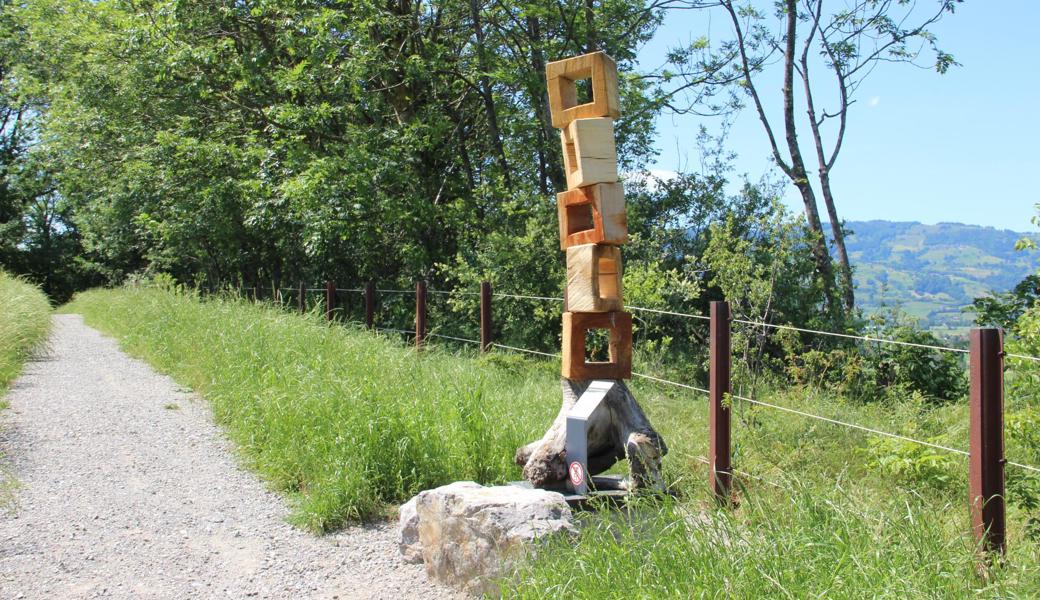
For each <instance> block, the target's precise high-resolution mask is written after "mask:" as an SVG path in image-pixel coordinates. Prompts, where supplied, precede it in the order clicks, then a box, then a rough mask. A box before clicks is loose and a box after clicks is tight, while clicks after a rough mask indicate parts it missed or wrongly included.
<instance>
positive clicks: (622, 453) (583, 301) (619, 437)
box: [516, 52, 668, 489]
mask: <svg viewBox="0 0 1040 600" xmlns="http://www.w3.org/2000/svg"><path fill="white" fill-rule="evenodd" d="M545 77H546V81H547V84H548V90H549V107H550V111H551V116H552V124H553V126H554V127H557V128H559V129H560V140H561V144H562V146H563V164H564V171H565V173H566V175H567V187H568V190H567V191H565V192H561V193H559V194H557V195H556V203H557V211H558V214H559V219H560V249H561V250H563V251H565V252H566V254H567V287H566V293H565V297H566V304H565V308H564V311H565V312H564V313H563V349H562V357H563V358H562V380H561V384H562V388H563V405H562V406H561V408H560V412H559V414H558V415H557V417H556V419H555V421H554V422H553V424H552V426H551V427H550V428H549V430H548V431H547V432H546V433H545V435H544V436H543V437H542V439H540V440H537V441H535V442H531V443H530V444H527V445H526V446H523V447H521V448H520V449H518V450H517V452H516V462H517V464H520V465H523V466H524V478H525V479H527V480H528V481H530V482H531V484H532V485H534V486H535V487H553V486H555V485H558V484H560V483H561V482H563V481H564V480H565V478H566V477H567V475H568V462H567V456H566V446H565V443H566V432H565V427H564V425H565V423H566V420H567V414H568V412H569V411H570V410H571V408H572V407H574V405H575V404H576V403H577V402H578V399H579V397H580V396H581V394H582V392H583V391H584V390H586V389H587V388H588V387H589V384H590V383H591V381H592V380H595V379H601V380H616V383H617V385H615V386H614V387H613V388H611V392H610V393H609V394H608V395H607V396H606V397H605V398H604V400H603V401H602V402H601V403H600V405H599V406H598V407H597V408H596V409H595V411H594V412H593V413H592V415H591V416H590V417H589V421H588V434H587V437H588V440H587V443H588V457H589V460H588V467H587V468H588V470H589V475H596V474H598V473H602V472H603V471H606V470H607V469H609V468H610V467H611V466H613V465H614V463H616V462H617V461H619V460H621V459H627V460H628V463H629V475H630V476H629V478H628V479H627V480H626V482H625V486H626V487H628V488H629V489H632V488H638V487H647V486H653V487H658V488H660V487H662V479H661V457H662V456H664V455H665V453H667V451H668V449H667V447H666V446H665V444H664V440H662V439H661V436H660V435H658V434H657V432H656V431H655V430H654V428H653V427H652V426H651V425H650V421H649V420H648V419H647V418H646V415H645V414H644V413H643V410H642V409H641V408H640V407H639V404H638V403H637V402H636V399H635V397H634V396H632V392H631V391H630V390H629V389H628V386H626V385H625V384H624V381H623V380H624V379H629V378H631V377H632V315H631V314H630V313H627V312H624V296H623V291H622V283H621V281H622V280H621V273H622V268H621V248H620V246H621V245H622V244H624V243H625V242H627V241H628V223H627V221H626V220H625V192H624V188H623V187H622V184H621V183H620V182H619V181H618V172H617V151H616V149H615V145H614V119H615V118H617V117H619V116H620V112H619V110H618V106H619V104H618V86H617V66H616V65H615V63H614V60H613V59H612V58H610V57H609V56H607V55H606V54H605V53H603V52H593V53H591V54H585V55H583V56H577V57H574V58H568V59H565V60H560V61H556V62H552V63H549V64H548V65H546V68H545ZM583 79H588V80H590V81H589V89H590V91H591V93H592V98H591V100H590V101H589V102H587V103H584V104H578V92H577V82H578V81H580V80H583ZM594 330H604V331H605V332H606V333H607V337H608V339H609V343H608V357H607V360H606V361H602V362H597V361H590V360H589V358H588V355H589V352H588V350H589V349H588V348H586V335H587V334H588V333H589V332H590V331H594Z"/></svg>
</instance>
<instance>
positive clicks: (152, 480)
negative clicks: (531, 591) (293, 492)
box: [0, 315, 455, 600]
mask: <svg viewBox="0 0 1040 600" xmlns="http://www.w3.org/2000/svg"><path fill="white" fill-rule="evenodd" d="M7 400H8V401H9V402H10V404H11V406H10V408H9V409H8V410H6V411H2V412H0V450H2V451H3V453H4V454H6V455H7V458H6V460H7V461H8V462H9V465H8V467H9V468H10V469H11V470H12V471H13V472H14V474H15V476H16V477H17V479H18V480H19V481H20V484H21V487H20V489H18V490H16V491H15V503H16V504H15V507H14V509H13V511H7V512H3V511H0V598H5V599H7V598H97V597H105V598H337V597H338V598H388V599H393V600H399V599H404V598H453V597H455V595H454V594H452V593H451V592H450V591H448V590H446V589H445V588H442V587H439V586H435V585H433V584H431V583H429V582H428V581H427V580H426V576H425V573H424V572H423V569H422V567H421V566H413V565H406V564H404V563H402V562H401V561H400V560H399V559H398V556H397V545H396V532H395V529H394V527H393V526H392V525H390V524H380V525H376V526H367V527H353V528H350V529H346V530H344V531H341V532H339V533H337V534H334V535H329V536H325V537H317V536H314V535H312V534H310V533H307V532H305V531H301V530H299V529H295V528H293V527H292V526H290V525H288V524H287V523H286V522H285V517H286V515H287V514H288V509H287V506H286V502H285V500H284V499H283V498H282V497H280V496H279V495H277V494H275V493H273V492H270V491H268V490H267V489H266V488H265V486H264V484H263V482H261V481H260V480H259V479H258V478H257V477H256V476H255V475H254V474H252V473H250V472H247V471H245V470H243V469H242V468H241V467H240V466H239V465H238V464H237V462H236V459H235V457H234V448H233V447H232V445H231V443H230V442H229V441H228V440H227V439H226V438H225V437H224V436H223V434H222V433H221V431H220V429H219V428H218V427H217V426H216V425H214V423H213V419H212V415H211V413H210V410H209V407H208V405H207V404H206V403H205V401H204V400H202V399H200V398H198V397H197V396H195V395H193V394H191V393H190V392H186V391H183V390H181V389H180V388H179V387H178V386H177V384H175V383H174V382H173V381H172V380H171V379H169V378H168V377H165V376H162V375H159V374H157V373H155V371H153V370H152V369H151V368H150V367H149V366H148V365H147V364H145V363H143V362H141V361H138V360H134V359H131V358H129V357H128V356H126V355H125V354H124V353H123V352H121V351H120V350H119V348H118V346H117V344H116V342H115V341H114V340H112V339H110V338H107V337H104V336H102V335H101V334H99V333H98V332H97V331H95V330H93V329H91V328H89V327H87V326H86V325H84V324H83V321H82V319H81V318H80V317H79V316H78V315H58V316H55V317H54V332H53V334H52V337H51V340H50V350H49V352H46V353H44V355H43V356H41V357H40V358H39V359H37V360H35V361H33V362H31V363H29V364H27V365H26V369H25V372H24V373H23V374H22V376H21V377H20V378H19V379H18V380H17V381H16V382H15V383H14V385H13V386H12V388H11V390H10V392H9V394H8V397H7Z"/></svg>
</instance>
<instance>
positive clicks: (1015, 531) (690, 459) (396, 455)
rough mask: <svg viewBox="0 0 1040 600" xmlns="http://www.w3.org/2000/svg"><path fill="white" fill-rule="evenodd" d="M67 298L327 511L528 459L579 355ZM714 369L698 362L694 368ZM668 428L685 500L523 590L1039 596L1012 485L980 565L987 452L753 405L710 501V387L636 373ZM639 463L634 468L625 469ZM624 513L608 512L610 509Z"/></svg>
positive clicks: (895, 426) (541, 567)
mask: <svg viewBox="0 0 1040 600" xmlns="http://www.w3.org/2000/svg"><path fill="white" fill-rule="evenodd" d="M67 310H69V311H74V312H81V313H83V314H84V315H85V316H86V319H87V322H88V323H89V324H91V325H93V326H95V327H98V328H100V329H102V330H103V331H106V332H109V333H111V334H113V335H115V336H117V337H118V338H119V339H120V341H121V342H122V344H123V346H124V347H125V348H126V349H127V350H129V351H130V352H131V353H133V354H136V355H138V356H142V357H144V358H145V359H147V360H148V361H150V362H151V363H152V364H153V365H155V366H157V367H158V368H160V369H161V370H164V371H166V372H168V373H170V374H171V375H172V376H173V377H174V378H175V379H177V380H178V381H179V382H181V383H182V384H185V385H188V386H190V387H192V388H195V389H197V390H199V391H200V392H201V393H202V394H203V395H204V396H205V397H206V398H208V399H209V401H210V402H211V403H212V405H213V408H214V411H215V414H216V416H217V419H218V420H219V421H220V422H221V423H222V424H224V425H225V426H226V428H227V431H228V432H229V435H230V436H231V437H232V438H233V439H234V441H235V442H237V445H238V447H239V448H240V449H241V451H242V455H243V457H244V458H245V460H246V461H247V462H248V463H249V464H250V465H251V466H252V467H253V468H255V469H256V470H258V471H259V472H260V473H261V474H262V475H263V476H264V477H265V478H266V479H267V480H268V481H270V482H271V483H272V484H273V485H274V486H275V487H276V488H278V489H280V490H283V491H285V492H288V493H289V494H290V495H291V497H292V498H293V499H295V501H296V509H295V513H294V520H295V521H296V522H297V523H299V524H302V525H305V526H307V527H310V528H312V529H314V530H319V531H320V530H327V529H329V528H333V527H336V526H338V525H340V524H342V523H344V522H347V521H352V520H357V519H364V518H369V517H375V516H379V515H381V514H385V512H386V509H387V506H388V505H391V504H394V503H398V502H401V501H403V500H405V499H407V498H408V497H409V496H410V495H412V494H414V493H416V492H417V491H419V490H421V489H425V488H429V487H433V486H436V485H441V484H444V483H447V482H450V481H453V480H459V479H474V480H477V481H480V482H483V483H498V482H502V481H505V480H509V479H516V478H519V476H520V473H519V468H518V467H516V466H514V465H513V464H512V463H511V459H512V456H513V453H514V451H515V449H516V447H517V446H519V445H521V444H523V443H526V442H528V441H530V440H531V439H534V438H536V437H538V436H540V435H541V434H542V433H543V431H544V429H545V427H546V426H547V425H548V424H549V423H550V422H551V420H552V418H553V417H554V416H555V412H556V410H557V409H558V406H559V384H558V372H559V371H558V364H554V363H553V362H552V361H548V362H545V361H528V360H526V359H521V358H518V357H516V356H512V355H508V354H507V355H500V354H492V355H489V356H488V357H479V356H477V355H475V354H472V353H469V352H467V351H464V350H451V349H450V348H437V347H434V348H431V349H430V350H428V351H425V352H422V353H416V352H415V351H414V350H413V349H412V348H411V347H410V346H407V345H404V344H402V343H401V342H400V341H399V340H398V339H396V338H386V337H382V336H379V335H376V334H372V333H369V332H367V331H363V330H360V329H357V328H352V327H349V326H347V327H344V326H339V325H336V326H330V325H329V324H327V323H326V322H324V321H323V320H322V319H321V317H320V315H319V314H317V313H315V314H310V315H296V314H291V313H289V312H286V311H283V310H280V309H277V308H273V307H270V306H264V305H256V304H253V303H250V302H246V301H241V300H235V299H214V298H208V299H205V300H200V299H199V298H198V297H196V296H195V295H193V294H191V293H186V292H175V291H168V290H167V291H163V290H158V289H143V288H142V289H123V290H108V291H92V292H88V293H85V294H81V295H79V296H78V297H77V298H76V300H75V301H74V302H73V303H72V304H71V305H70V306H68V307H67ZM693 383H696V382H693ZM632 387H633V390H634V392H635V394H636V396H637V397H638V398H639V399H640V402H641V404H642V405H643V406H644V408H645V409H646V411H647V414H648V415H649V417H650V419H651V421H652V422H653V423H654V424H655V426H656V427H657V428H658V429H659V430H660V432H661V433H662V435H663V436H664V437H665V439H666V441H667V442H668V445H669V448H670V450H671V451H670V453H669V455H668V456H667V457H666V458H665V463H664V464H665V469H666V477H667V478H668V480H669V481H670V482H671V483H672V484H673V485H674V487H675V488H676V489H678V490H679V491H680V492H681V496H680V498H681V499H680V500H678V501H676V502H674V503H666V504H664V505H648V506H644V507H639V508H636V509H634V510H633V511H632V512H631V513H630V514H631V515H632V518H631V519H629V520H625V518H622V517H619V516H600V517H592V518H590V519H589V523H588V526H587V527H586V528H585V530H584V533H583V535H582V537H581V539H580V540H579V541H578V542H577V543H576V544H568V545H566V546H561V547H556V548H553V549H550V551H546V552H543V553H541V554H540V557H539V558H538V560H536V561H534V562H533V563H531V564H528V565H526V566H525V567H524V568H523V570H522V571H521V572H520V573H519V574H518V576H517V577H516V578H515V579H513V580H511V581H508V582H506V583H505V584H504V585H505V588H504V589H506V590H507V591H506V593H505V595H506V596H507V597H521V598H524V597H529V598H536V597H537V598H542V597H547V596H551V597H565V596H573V597H579V598H585V597H603V596H606V597H626V598H631V597H637V598H641V597H658V596H663V597H675V598H678V597H732V598H750V597H777V598H804V597H857V598H859V597H878V598H895V597H904V598H905V597H935V598H940V597H954V598H959V597H964V598H967V597H974V596H981V597H1030V594H1032V593H1033V591H1035V590H1040V575H1038V571H1037V564H1038V562H1040V546H1038V544H1037V542H1036V541H1035V540H1034V539H1032V538H1030V536H1029V533H1028V531H1027V530H1026V529H1025V528H1024V527H1023V524H1024V523H1026V522H1027V518H1028V516H1029V515H1028V514H1027V512H1026V510H1025V509H1023V508H1020V507H1018V506H1017V505H1016V504H1015V502H1013V501H1012V504H1011V511H1010V513H1009V524H1010V534H1009V535H1010V539H1009V544H1010V547H1011V549H1012V550H1011V554H1010V555H1009V562H1008V566H1006V567H998V568H995V569H994V570H993V572H992V573H991V575H990V579H989V580H981V579H979V578H977V577H976V576H975V572H974V565H975V560H974V558H975V557H974V554H975V553H974V548H973V547H972V543H971V539H970V538H969V537H968V536H967V533H968V532H969V531H970V529H969V523H968V512H967V493H966V477H965V473H966V464H965V462H964V460H963V459H962V457H958V456H956V455H953V456H947V455H936V454H935V453H934V452H931V451H930V450H927V449H924V450H922V449H921V447H918V446H910V447H906V446H903V445H899V444H895V445H894V444H891V443H888V442H885V441H879V438H877V437H874V436H871V435H869V434H867V433H865V432H862V431H857V430H849V429H845V428H841V427H838V426H835V425H832V424H828V423H821V422H819V421H813V420H809V419H805V418H804V417H801V416H798V415H792V414H789V413H784V412H779V411H775V410H772V409H769V408H766V407H760V406H749V405H746V404H743V403H739V402H738V403H737V404H736V405H735V411H734V413H735V417H734V434H733V435H734V439H735V452H734V459H735V464H736V465H737V466H738V467H739V468H740V469H741V470H742V471H744V472H747V473H748V474H747V475H743V474H742V475H740V476H739V477H738V485H739V489H740V493H739V494H738V500H739V506H738V507H737V508H735V509H734V510H732V511H724V510H718V509H716V508H714V505H713V504H712V503H711V502H710V501H709V497H710V496H709V494H708V491H707V489H706V486H705V481H706V479H707V473H706V470H705V467H704V465H703V462H702V458H701V457H702V456H703V455H704V454H705V452H706V449H707V436H706V431H707V423H706V415H707V409H706V404H705V402H704V399H703V397H702V396H700V395H698V394H693V393H690V392H687V391H684V390H677V389H675V388H669V387H661V386H657V385H656V384H644V382H641V381H638V380H636V381H633V382H632ZM744 393H749V394H751V395H754V396H755V397H757V398H759V399H763V400H767V401H769V402H771V403H775V404H779V405H782V406H786V407H791V408H796V409H799V410H804V411H808V412H811V413H815V414H821V415H824V416H828V417H832V418H839V419H841V420H844V421H849V422H854V423H857V424H860V425H864V426H867V427H874V428H878V429H881V430H885V431H890V432H893V433H900V434H904V435H909V436H912V437H915V438H918V439H926V440H930V441H934V442H938V443H942V444H945V445H951V446H955V447H966V441H967V434H966V432H967V429H966V426H967V411H966V407H965V406H963V405H961V404H951V405H946V406H936V405H933V404H930V403H928V402H925V401H923V400H922V399H921V398H917V397H912V396H911V397H907V398H894V397H892V396H891V395H887V396H885V397H884V398H879V399H878V400H877V401H875V402H866V403H864V402H852V401H849V400H847V399H844V398H841V397H836V396H834V395H829V394H821V393H818V392H815V391H814V390H811V389H804V388H791V389H784V388H777V389H776V390H769V389H759V390H753V391H751V392H747V391H745V392H744ZM620 468H623V466H622V467H620ZM609 514H610V513H608V515H609Z"/></svg>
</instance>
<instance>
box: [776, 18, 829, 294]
mask: <svg viewBox="0 0 1040 600" xmlns="http://www.w3.org/2000/svg"><path fill="white" fill-rule="evenodd" d="M786 4H787V35H786V36H785V48H784V87H783V96H784V133H785V138H786V140H787V150H788V151H789V152H790V153H791V168H790V171H789V172H788V176H789V177H790V179H791V181H792V182H793V183H794V185H795V187H797V188H798V191H799V192H801V194H802V203H803V204H804V205H805V218H806V220H807V221H808V223H809V229H810V230H812V232H813V233H815V234H816V235H817V239H816V242H815V243H814V245H813V258H814V259H815V261H816V270H817V272H818V274H819V276H820V278H821V279H822V280H823V292H824V296H825V297H826V300H827V306H828V307H830V308H831V309H832V311H833V310H834V309H836V308H837V307H838V303H837V302H836V300H837V299H836V298H835V289H834V270H833V269H832V268H831V257H830V253H829V252H828V251H827V238H826V237H825V236H824V235H823V224H822V223H821V222H820V211H819V208H818V207H817V205H816V193H815V192H813V189H812V185H810V183H809V176H808V174H807V173H806V171H805V160H804V159H803V158H802V151H801V148H800V147H799V146H798V127H797V125H796V124H795V119H794V61H795V60H796V57H795V42H796V40H797V36H798V0H786Z"/></svg>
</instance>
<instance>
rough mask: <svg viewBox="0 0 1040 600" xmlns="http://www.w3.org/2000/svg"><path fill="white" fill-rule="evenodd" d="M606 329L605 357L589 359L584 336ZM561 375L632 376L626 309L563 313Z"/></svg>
mask: <svg viewBox="0 0 1040 600" xmlns="http://www.w3.org/2000/svg"><path fill="white" fill-rule="evenodd" d="M597 329H601V330H606V332H607V334H608V337H609V342H608V348H609V350H608V356H609V358H608V360H607V361H605V362H596V361H589V360H588V358H587V356H588V355H587V352H586V347H585V343H586V340H585V336H586V334H587V333H588V332H589V331H593V330H597ZM562 367H563V368H562V374H563V376H564V377H566V378H567V379H578V380H580V379H631V377H632V315H631V313H627V312H608V313H579V312H565V313H563V358H562Z"/></svg>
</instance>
